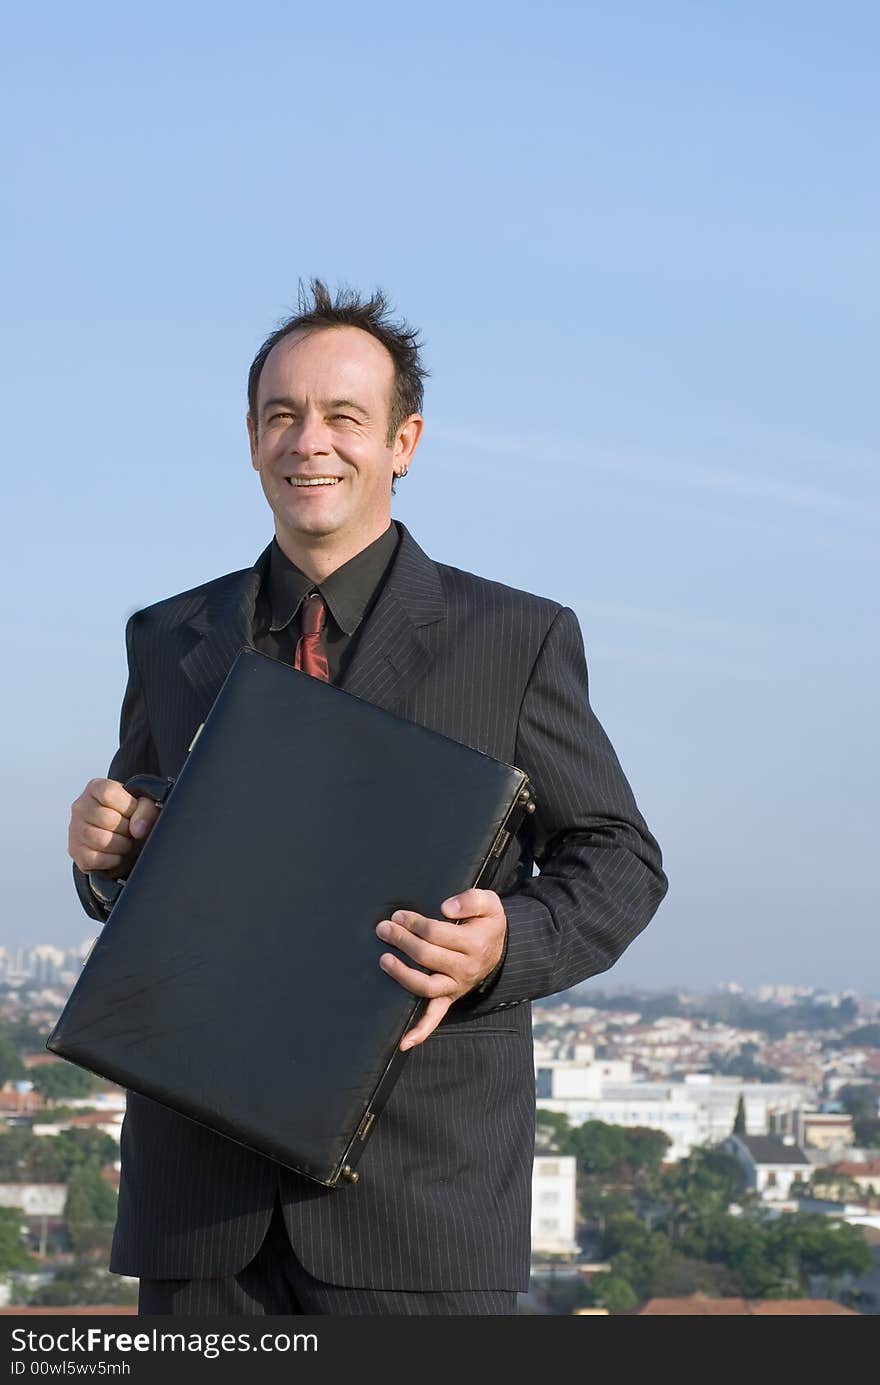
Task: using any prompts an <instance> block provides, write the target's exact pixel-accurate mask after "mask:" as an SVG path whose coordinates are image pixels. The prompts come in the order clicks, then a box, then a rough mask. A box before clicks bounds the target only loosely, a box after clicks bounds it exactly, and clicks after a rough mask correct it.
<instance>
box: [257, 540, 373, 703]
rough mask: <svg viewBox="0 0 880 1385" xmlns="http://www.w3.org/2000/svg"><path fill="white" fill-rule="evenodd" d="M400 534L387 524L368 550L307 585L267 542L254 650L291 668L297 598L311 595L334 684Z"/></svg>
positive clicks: (274, 544)
mask: <svg viewBox="0 0 880 1385" xmlns="http://www.w3.org/2000/svg"><path fill="white" fill-rule="evenodd" d="M399 541H400V535H399V533H398V531H397V526H396V525H395V524H394V522H393V521H392V523H391V524H389V526H388V528H387V529H386V530H385V533H384V534H382V535H380V537H379V538H378V539H376V540H375V541H374V542H373V543H371V544H370V545H369V547H367V548H364V549H362V550H361V552H360V553H356V554H355V556H354V557H353V558H349V560H348V562H347V563H343V565H342V567H338V568H337V569H336V571H335V572H331V573H330V576H329V577H325V578H324V581H323V582H320V583H316V582H313V581H312V579H311V577H307V576H306V574H305V573H304V572H301V571H300V569H299V568H298V567H296V565H295V564H294V563H292V562H291V561H290V559H289V558H288V557H287V555H286V553H284V552H282V550H281V548H280V547H279V546H278V540H277V539H273V540H272V547H271V550H270V553H269V564H268V571H267V573H266V578H265V581H264V582H263V584H262V585H261V587H260V592H259V595H258V597H257V604H256V607H255V610H254V648H255V649H256V650H258V651H259V652H260V653H261V654H269V655H271V657H272V658H273V659H281V660H283V661H284V663H286V664H292V663H293V659H294V655H295V653H296V646H297V643H298V641H299V637H300V611H301V609H302V603H303V599H304V598H305V597H306V596H308V595H309V593H310V592H313V591H316V592H319V593H320V594H321V596H322V597H323V598H324V602H325V603H326V606H327V624H326V626H325V628H324V644H325V647H326V650H327V663H328V666H329V669H330V682H331V683H336V682H338V681H339V679H340V677H341V676H342V674H343V673H344V672H345V669H346V667H347V665H348V662H349V659H350V658H351V656H352V654H353V652H354V646H355V644H356V642H357V637H358V634H359V633H360V630H361V628H362V626H363V623H364V619H365V617H366V616H367V615H368V613H369V612H370V610H371V609H372V607H373V603H374V602H375V600H376V597H377V596H378V595H379V591H380V589H381V587H382V583H383V581H384V578H385V574H386V573H387V571H388V569H389V567H390V566H391V560H392V558H393V557H394V555H395V553H396V552H397V545H398V543H399Z"/></svg>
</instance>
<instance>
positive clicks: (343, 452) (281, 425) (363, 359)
mask: <svg viewBox="0 0 880 1385" xmlns="http://www.w3.org/2000/svg"><path fill="white" fill-rule="evenodd" d="M393 384H394V364H393V362H392V360H391V357H390V355H389V354H388V352H387V351H386V350H385V347H384V346H383V345H382V344H381V342H378V341H377V340H376V339H375V337H372V336H370V334H369V333H368V332H363V331H361V329H360V328H358V327H331V328H316V329H313V330H307V331H303V332H295V333H292V334H291V335H290V336H289V337H285V338H284V340H283V341H281V342H279V343H278V345H277V346H276V347H274V348H273V350H272V351H271V352H270V353H269V356H268V357H267V359H266V363H265V365H264V366H263V371H262V374H261V376H260V386H259V393H258V398H257V418H256V419H252V418H248V432H249V435H250V442H251V460H252V462H253V465H254V468H255V470H257V471H258V472H259V473H260V480H261V482H262V485H263V490H264V492H265V495H266V499H267V500H268V502H269V504H270V505H271V507H272V511H273V513H274V515H275V522H276V533H277V534H278V537H279V540H282V539H283V538H284V537H285V536H286V537H287V538H288V539H289V540H290V541H292V543H293V545H294V546H296V545H297V543H302V541H303V540H305V541H306V542H309V541H312V542H313V543H314V542H317V543H318V544H319V546H320V544H321V540H327V541H328V543H330V544H334V545H335V544H336V543H337V542H338V543H339V544H342V545H345V546H347V547H348V546H350V547H352V548H353V551H354V552H357V551H358V549H359V547H361V546H366V544H368V543H371V542H372V541H373V539H374V538H377V537H378V536H379V534H381V533H384V531H385V530H386V529H387V528H388V525H389V523H390V520H391V482H392V479H393V476H394V472H395V470H399V469H400V466H401V465H403V464H406V462H407V461H408V457H405V456H404V453H405V452H406V446H405V442H404V446H403V447H402V446H401V439H400V433H398V436H397V438H395V439H394V440H393V441H392V442H391V443H389V442H388V418H389V409H390V405H391V392H392V388H393ZM419 427H420V422H419ZM402 431H403V432H404V433H405V432H406V429H405V428H404V429H403V430H402ZM402 456H403V457H404V459H403V462H401V457H402ZM309 483H311V484H309Z"/></svg>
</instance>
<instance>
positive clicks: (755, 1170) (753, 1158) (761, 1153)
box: [724, 1135, 813, 1202]
mask: <svg viewBox="0 0 880 1385" xmlns="http://www.w3.org/2000/svg"><path fill="white" fill-rule="evenodd" d="M724 1143H725V1147H726V1148H727V1149H728V1150H729V1151H730V1153H731V1154H735V1155H736V1157H737V1159H738V1160H739V1162H740V1163H741V1164H742V1166H743V1169H744V1170H745V1174H746V1178H747V1179H748V1184H749V1187H750V1188H754V1189H755V1191H756V1192H757V1193H759V1194H760V1196H761V1198H762V1199H763V1200H764V1201H766V1202H786V1201H788V1199H789V1198H790V1197H791V1185H792V1183H794V1182H795V1181H798V1182H801V1183H806V1182H808V1181H809V1179H810V1176H811V1174H812V1172H813V1169H812V1165H811V1164H810V1161H809V1159H808V1158H807V1156H806V1155H805V1154H804V1152H803V1150H802V1149H799V1148H798V1146H797V1145H795V1144H786V1143H785V1141H783V1140H780V1139H779V1137H778V1136H776V1135H731V1136H729V1137H728V1139H727V1140H725V1142H724Z"/></svg>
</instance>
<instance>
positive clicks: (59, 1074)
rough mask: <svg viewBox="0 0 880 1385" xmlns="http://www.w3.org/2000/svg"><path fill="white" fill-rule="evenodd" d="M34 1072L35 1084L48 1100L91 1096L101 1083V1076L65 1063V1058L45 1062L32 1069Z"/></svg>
mask: <svg viewBox="0 0 880 1385" xmlns="http://www.w3.org/2000/svg"><path fill="white" fill-rule="evenodd" d="M32 1073H33V1083H34V1086H35V1087H36V1089H37V1091H38V1092H42V1094H43V1096H44V1097H46V1099H47V1100H48V1101H64V1100H65V1098H68V1099H69V1098H70V1097H74V1098H81V1097H87V1096H91V1094H92V1092H93V1091H95V1089H96V1087H97V1086H98V1085H99V1083H100V1078H98V1077H95V1076H94V1075H93V1074H92V1073H90V1072H85V1071H84V1070H83V1069H82V1068H77V1067H74V1066H73V1064H72V1063H65V1062H64V1061H63V1059H60V1060H59V1061H58V1062H57V1063H44V1064H42V1065H41V1066H40V1067H39V1068H34V1069H32Z"/></svg>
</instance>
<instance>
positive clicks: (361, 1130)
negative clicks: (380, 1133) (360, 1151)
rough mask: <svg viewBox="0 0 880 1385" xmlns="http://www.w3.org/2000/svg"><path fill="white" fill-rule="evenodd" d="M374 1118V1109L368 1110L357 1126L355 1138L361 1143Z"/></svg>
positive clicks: (371, 1126)
mask: <svg viewBox="0 0 880 1385" xmlns="http://www.w3.org/2000/svg"><path fill="white" fill-rule="evenodd" d="M375 1119H376V1113H375V1111H368V1112H367V1114H366V1115H365V1116H364V1118H363V1120H362V1121H361V1123H360V1125H359V1126H358V1133H357V1138H358V1139H359V1140H360V1141H361V1143H363V1141H364V1140H365V1139H366V1138H367V1136H368V1135H369V1133H370V1131H371V1130H372V1128H373V1121H374V1120H375Z"/></svg>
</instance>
